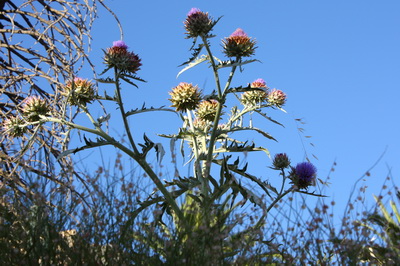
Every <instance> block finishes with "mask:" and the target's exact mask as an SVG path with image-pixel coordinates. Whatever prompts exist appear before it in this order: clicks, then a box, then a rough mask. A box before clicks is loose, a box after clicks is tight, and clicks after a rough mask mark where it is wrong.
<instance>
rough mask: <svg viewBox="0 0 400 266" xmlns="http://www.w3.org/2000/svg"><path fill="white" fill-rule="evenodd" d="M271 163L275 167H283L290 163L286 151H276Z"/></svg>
mask: <svg viewBox="0 0 400 266" xmlns="http://www.w3.org/2000/svg"><path fill="white" fill-rule="evenodd" d="M272 164H273V166H274V167H275V168H277V169H285V168H286V167H288V166H289V165H290V160H289V157H288V156H287V155H286V153H278V154H276V155H275V157H274V160H273V161H272Z"/></svg>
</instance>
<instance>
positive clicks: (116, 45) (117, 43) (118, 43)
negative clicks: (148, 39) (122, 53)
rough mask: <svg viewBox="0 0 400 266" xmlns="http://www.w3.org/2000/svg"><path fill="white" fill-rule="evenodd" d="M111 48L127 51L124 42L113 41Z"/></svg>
mask: <svg viewBox="0 0 400 266" xmlns="http://www.w3.org/2000/svg"><path fill="white" fill-rule="evenodd" d="M113 47H119V48H124V49H128V45H126V44H125V42H124V41H115V42H113Z"/></svg>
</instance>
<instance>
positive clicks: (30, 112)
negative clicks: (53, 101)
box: [22, 96, 51, 122]
mask: <svg viewBox="0 0 400 266" xmlns="http://www.w3.org/2000/svg"><path fill="white" fill-rule="evenodd" d="M50 110H51V109H50V106H49V105H48V103H47V102H46V100H44V99H42V98H40V97H38V96H29V97H27V98H26V99H25V100H24V101H23V107H22V113H23V115H24V117H25V119H26V120H27V121H29V122H36V121H39V120H40V115H47V114H48V113H49V112H50Z"/></svg>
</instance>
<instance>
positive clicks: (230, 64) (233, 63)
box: [217, 59, 260, 69]
mask: <svg viewBox="0 0 400 266" xmlns="http://www.w3.org/2000/svg"><path fill="white" fill-rule="evenodd" d="M253 62H260V61H259V60H257V59H251V60H245V61H242V60H239V61H236V60H226V61H221V60H219V64H218V65H217V68H218V69H220V68H224V67H233V66H243V65H246V64H250V63H253Z"/></svg>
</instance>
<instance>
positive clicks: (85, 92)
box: [61, 77, 96, 106]
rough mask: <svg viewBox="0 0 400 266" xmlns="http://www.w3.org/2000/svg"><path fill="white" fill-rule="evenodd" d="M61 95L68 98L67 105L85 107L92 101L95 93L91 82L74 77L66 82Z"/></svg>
mask: <svg viewBox="0 0 400 266" xmlns="http://www.w3.org/2000/svg"><path fill="white" fill-rule="evenodd" d="M61 94H62V95H64V96H66V97H68V103H69V104H71V105H75V106H79V105H83V106H86V104H87V103H91V102H92V101H93V100H94V97H95V94H96V92H95V89H94V85H93V83H92V82H90V81H88V80H87V79H82V78H78V77H76V78H74V80H71V81H68V82H67V84H66V85H65V86H64V91H63V92H61Z"/></svg>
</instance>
